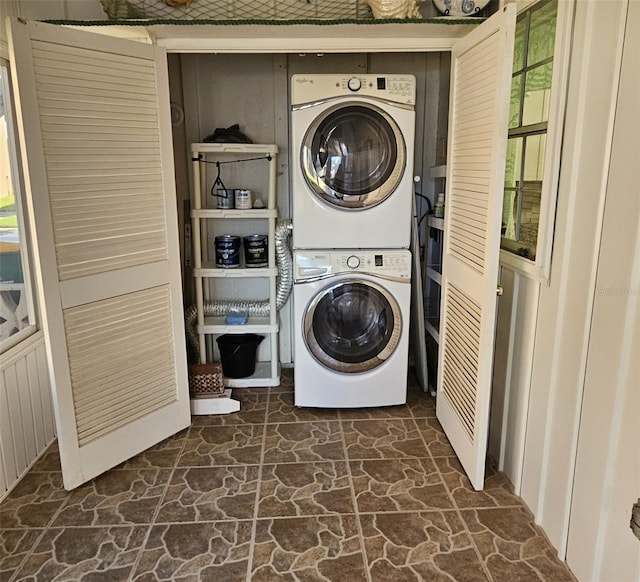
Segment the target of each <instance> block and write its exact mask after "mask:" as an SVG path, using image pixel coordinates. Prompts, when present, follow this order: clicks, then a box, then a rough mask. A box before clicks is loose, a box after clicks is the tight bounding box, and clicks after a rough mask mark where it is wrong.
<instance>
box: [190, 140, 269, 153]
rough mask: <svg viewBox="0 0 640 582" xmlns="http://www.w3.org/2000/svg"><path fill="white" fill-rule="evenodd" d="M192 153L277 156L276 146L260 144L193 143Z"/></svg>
mask: <svg viewBox="0 0 640 582" xmlns="http://www.w3.org/2000/svg"><path fill="white" fill-rule="evenodd" d="M191 153H192V154H193V155H194V156H197V155H198V154H277V153H278V146H277V145H275V144H259V143H192V144H191Z"/></svg>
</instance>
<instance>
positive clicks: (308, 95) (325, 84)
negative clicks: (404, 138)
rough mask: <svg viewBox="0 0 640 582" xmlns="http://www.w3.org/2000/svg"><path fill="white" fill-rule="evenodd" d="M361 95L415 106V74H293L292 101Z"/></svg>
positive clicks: (295, 103) (299, 101) (294, 102)
mask: <svg viewBox="0 0 640 582" xmlns="http://www.w3.org/2000/svg"><path fill="white" fill-rule="evenodd" d="M354 95H359V96H360V95H361V96H363V97H377V98H379V99H385V100H386V101H393V102H396V103H403V104H407V105H415V103H416V79H415V77H414V76H413V75H370V74H366V75H293V77H292V78H291V102H292V103H293V104H294V105H297V104H302V103H312V102H315V101H319V100H322V99H330V98H332V97H341V96H354Z"/></svg>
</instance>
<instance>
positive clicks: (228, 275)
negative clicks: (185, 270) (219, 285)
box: [193, 263, 278, 279]
mask: <svg viewBox="0 0 640 582" xmlns="http://www.w3.org/2000/svg"><path fill="white" fill-rule="evenodd" d="M277 274H278V269H276V268H275V267H274V268H273V269H270V268H269V267H250V268H247V267H233V268H231V269H224V268H222V267H216V266H214V265H211V264H210V263H204V264H203V266H202V268H200V269H194V270H193V276H194V277H210V278H212V279H243V278H253V279H255V278H257V277H275V276H276V275H277Z"/></svg>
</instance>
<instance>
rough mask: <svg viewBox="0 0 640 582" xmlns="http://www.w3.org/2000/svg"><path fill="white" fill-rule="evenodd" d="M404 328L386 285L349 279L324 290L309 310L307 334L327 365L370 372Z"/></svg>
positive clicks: (311, 347)
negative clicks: (385, 287) (384, 286)
mask: <svg viewBox="0 0 640 582" xmlns="http://www.w3.org/2000/svg"><path fill="white" fill-rule="evenodd" d="M401 332H402V316H401V314H400V307H399V306H398V303H397V302H396V300H395V299H394V297H393V296H392V295H391V294H390V293H389V292H388V291H387V290H386V289H384V288H383V287H381V286H380V285H377V284H375V283H372V282H370V281H365V280H361V279H345V280H343V281H341V282H339V283H335V284H333V285H329V286H328V287H325V288H324V289H323V290H322V291H320V292H319V293H318V294H317V295H316V296H315V297H314V298H313V300H312V301H311V302H310V303H309V306H308V307H307V309H306V312H305V315H304V328H303V333H304V340H305V343H306V344H307V347H308V349H309V350H310V352H311V354H312V355H313V356H314V358H315V359H316V360H317V361H318V362H320V363H321V364H322V365H323V366H325V367H327V368H329V369H330V370H334V371H337V372H343V373H347V374H353V373H360V372H367V371H369V370H372V369H374V368H376V367H378V366H380V365H381V364H383V363H384V362H385V361H386V360H387V359H388V358H389V357H390V356H391V354H393V352H394V351H395V349H396V347H397V346H398V343H399V341H400V334H401Z"/></svg>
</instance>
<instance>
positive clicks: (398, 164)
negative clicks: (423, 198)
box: [300, 102, 407, 210]
mask: <svg viewBox="0 0 640 582" xmlns="http://www.w3.org/2000/svg"><path fill="white" fill-rule="evenodd" d="M300 154H301V163H302V170H303V174H304V177H305V180H306V182H307V184H308V186H309V187H310V189H311V191H312V193H313V194H314V195H315V196H317V197H318V198H319V199H320V200H322V201H323V202H325V203H327V204H330V205H331V206H333V207H338V208H342V209H345V210H363V209H366V208H371V207H372V206H376V205H377V204H380V203H381V202H383V201H384V200H386V199H387V198H388V197H389V196H391V194H393V192H394V190H395V189H396V188H397V187H398V184H399V183H400V181H401V179H402V176H403V172H404V169H405V165H406V159H407V154H406V147H405V142H404V139H403V136H402V132H401V131H400V129H399V128H398V125H397V124H396V122H395V121H394V120H393V119H392V118H391V117H390V116H389V115H388V114H387V113H386V112H385V111H383V110H382V109H380V108H378V107H376V106H375V105H371V104H368V103H360V102H351V103H348V104H344V103H343V104H341V105H336V106H334V107H330V108H329V109H327V110H325V111H324V112H323V113H322V114H321V115H320V116H318V117H317V118H316V120H315V121H314V122H313V123H312V124H311V126H310V127H309V129H308V131H307V133H306V135H305V137H304V139H303V141H302V148H301V152H300Z"/></svg>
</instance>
